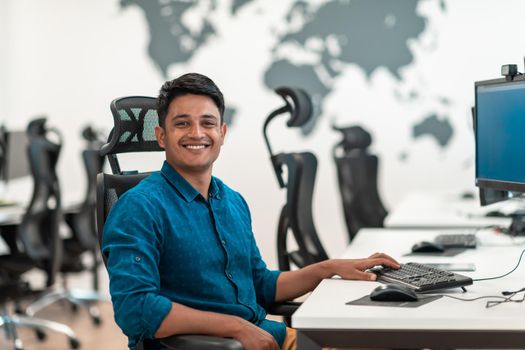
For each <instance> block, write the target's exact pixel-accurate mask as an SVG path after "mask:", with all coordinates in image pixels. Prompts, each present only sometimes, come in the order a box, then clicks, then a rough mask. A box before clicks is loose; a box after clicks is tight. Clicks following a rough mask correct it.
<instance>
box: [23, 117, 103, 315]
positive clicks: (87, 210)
mask: <svg viewBox="0 0 525 350" xmlns="http://www.w3.org/2000/svg"><path fill="white" fill-rule="evenodd" d="M82 136H83V137H84V139H86V141H87V143H88V146H87V149H85V150H83V151H82V160H83V163H84V168H85V170H86V175H87V190H86V195H85V197H84V201H83V202H82V204H81V205H80V206H79V207H78V208H69V209H68V210H64V213H63V214H64V215H63V218H64V220H65V222H66V223H67V224H68V226H69V227H70V230H71V237H69V238H66V239H64V240H63V241H62V243H63V246H64V250H63V256H62V263H61V265H60V269H59V272H60V273H61V274H62V276H63V279H62V287H61V288H55V289H54V290H52V291H50V292H49V293H47V294H45V295H44V296H42V297H41V298H39V299H38V300H36V301H34V302H33V303H31V304H30V305H29V306H28V307H27V308H26V314H28V315H30V316H34V315H35V314H36V313H37V312H39V311H40V310H42V309H44V308H46V307H47V306H49V305H51V304H53V303H55V302H57V301H59V300H67V301H69V302H70V303H71V305H72V306H73V310H75V311H76V310H77V308H78V307H81V308H84V309H86V310H87V311H88V313H89V315H90V317H91V319H92V321H93V323H94V324H95V325H100V324H101V322H102V320H101V318H100V311H99V309H98V307H96V303H97V302H99V301H105V298H104V297H102V296H101V295H100V294H99V293H98V290H97V289H98V273H97V267H98V265H99V261H100V258H99V252H98V251H99V249H98V240H97V232H96V224H95V207H96V189H95V187H96V176H97V174H98V173H100V172H101V171H102V167H103V164H104V162H103V160H104V158H103V157H101V156H100V155H99V151H98V150H99V149H100V146H101V145H102V142H101V141H99V140H97V138H98V137H99V136H98V135H97V134H96V132H95V131H94V130H93V129H92V128H90V127H88V128H85V129H84V130H83V132H82ZM61 219H62V218H61ZM84 253H89V254H90V255H91V258H92V259H91V260H92V262H91V265H90V266H86V264H85V263H84V262H83V259H82V256H83V254H84ZM85 271H91V273H92V275H93V290H80V289H70V288H69V287H68V285H67V275H69V274H75V273H83V272H85Z"/></svg>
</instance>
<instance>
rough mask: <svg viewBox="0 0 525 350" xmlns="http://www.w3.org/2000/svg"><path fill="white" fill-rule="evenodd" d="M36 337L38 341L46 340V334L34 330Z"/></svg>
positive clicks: (39, 330)
mask: <svg viewBox="0 0 525 350" xmlns="http://www.w3.org/2000/svg"><path fill="white" fill-rule="evenodd" d="M35 334H36V337H37V339H38V340H39V341H44V340H46V339H47V334H46V332H44V331H43V330H41V329H37V330H35Z"/></svg>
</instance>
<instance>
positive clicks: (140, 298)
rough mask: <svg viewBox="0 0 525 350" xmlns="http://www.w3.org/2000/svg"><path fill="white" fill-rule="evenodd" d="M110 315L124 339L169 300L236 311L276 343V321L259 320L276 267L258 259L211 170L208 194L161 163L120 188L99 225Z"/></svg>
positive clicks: (240, 213) (232, 198) (146, 329)
mask: <svg viewBox="0 0 525 350" xmlns="http://www.w3.org/2000/svg"><path fill="white" fill-rule="evenodd" d="M102 252H103V254H105V255H106V256H107V258H108V260H107V268H108V272H109V277H110V293H111V298H112V301H113V307H114V312H115V320H116V322H117V323H118V325H119V326H120V328H121V329H122V331H123V332H124V333H125V334H126V335H127V336H128V338H129V346H130V347H131V346H135V344H136V343H137V342H139V341H141V340H143V339H146V338H154V334H155V333H156V331H157V329H158V328H159V326H160V324H161V323H162V321H163V319H164V318H165V317H166V315H167V314H168V312H169V311H170V309H171V302H172V301H174V302H177V303H180V304H183V305H186V306H189V307H192V308H195V309H199V310H207V311H214V312H219V313H224V314H230V315H236V316H239V317H242V318H243V319H245V320H248V321H250V322H252V323H254V324H256V325H257V326H259V327H261V328H263V329H264V330H266V331H268V332H269V333H270V334H272V335H273V336H274V338H275V339H276V341H277V342H278V343H279V344H281V345H282V342H283V341H284V338H285V336H286V328H285V326H284V324H283V323H280V322H274V321H270V320H266V319H265V317H266V311H265V309H264V307H266V306H268V305H271V304H272V303H273V302H274V300H275V288H276V282H277V278H278V276H279V271H270V270H268V269H267V267H266V264H265V263H264V261H263V260H262V259H261V255H260V253H259V249H258V248H257V245H256V243H255V239H254V236H253V233H252V229H251V217H250V212H249V209H248V205H247V204H246V202H245V201H244V199H243V198H242V196H241V195H240V194H239V193H237V192H235V191H233V190H232V189H230V188H229V187H228V186H226V185H225V184H224V183H223V182H222V181H221V180H219V179H217V178H215V177H213V178H212V180H211V184H210V192H209V196H208V200H206V199H205V198H204V197H203V196H202V195H201V194H200V193H199V192H198V191H197V190H196V189H195V188H193V187H192V186H191V185H190V184H189V183H188V182H187V181H186V180H185V179H184V178H183V177H182V176H181V175H179V174H178V173H177V172H176V171H175V170H174V169H173V168H172V167H171V166H170V165H169V164H168V163H167V162H164V165H163V167H162V169H161V171H160V172H156V173H153V174H152V175H151V176H149V177H148V178H146V179H144V180H143V181H142V182H141V183H139V184H138V185H137V186H135V187H134V188H132V189H130V190H129V191H128V192H126V193H125V194H124V195H123V196H122V197H121V198H120V199H119V200H118V201H117V203H116V204H115V205H114V206H113V208H112V209H111V211H110V213H109V215H108V218H107V221H106V224H105V226H104V234H103V242H102Z"/></svg>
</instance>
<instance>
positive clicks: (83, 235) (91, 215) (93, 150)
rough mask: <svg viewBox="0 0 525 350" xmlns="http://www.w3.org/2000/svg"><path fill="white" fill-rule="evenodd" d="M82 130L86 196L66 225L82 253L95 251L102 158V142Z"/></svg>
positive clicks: (90, 132)
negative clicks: (85, 142)
mask: <svg viewBox="0 0 525 350" xmlns="http://www.w3.org/2000/svg"><path fill="white" fill-rule="evenodd" d="M86 130H91V128H89V127H88V128H86V129H84V131H83V133H82V136H83V137H84V138H85V139H86V141H87V143H88V146H87V148H86V149H84V150H83V151H82V163H83V164H84V170H85V174H86V183H87V186H86V194H85V196H84V200H83V202H82V204H81V206H80V209H79V211H78V212H76V213H74V214H73V215H71V216H69V218H68V219H69V220H68V224H70V225H71V227H72V232H73V235H74V238H75V240H76V241H77V242H78V244H79V247H80V248H81V249H83V250H84V251H88V250H95V249H96V248H97V246H98V243H97V227H96V220H95V212H96V182H97V174H98V173H101V172H102V169H103V167H104V157H102V156H101V155H100V151H99V149H100V147H101V146H102V142H99V141H97V140H96V139H93V138H92V137H93V132H92V131H86Z"/></svg>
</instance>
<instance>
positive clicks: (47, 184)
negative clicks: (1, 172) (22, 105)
mask: <svg viewBox="0 0 525 350" xmlns="http://www.w3.org/2000/svg"><path fill="white" fill-rule="evenodd" d="M45 122H46V120H45V119H44V118H41V119H36V120H33V121H31V122H30V123H29V125H28V127H27V135H28V139H29V144H28V146H27V154H28V159H29V165H30V168H31V174H32V177H33V183H34V187H33V195H32V198H31V201H30V203H29V206H28V208H27V210H26V212H25V214H24V216H23V218H22V222H21V224H20V226H19V229H18V233H19V237H20V240H21V242H22V245H23V248H24V252H25V254H26V255H27V256H28V257H29V258H31V259H32V260H33V261H34V262H35V263H37V265H39V266H41V267H43V268H44V270H45V272H46V274H47V283H46V284H47V285H48V286H51V285H52V284H53V283H54V281H55V276H56V273H57V271H58V269H59V268H60V264H61V262H62V241H61V239H60V237H59V229H58V227H59V222H60V220H61V218H62V214H61V209H60V208H61V206H60V205H61V197H60V187H59V182H58V178H57V173H56V165H57V161H58V157H59V154H60V149H61V141H59V142H58V143H56V142H53V141H51V140H50V139H49V138H48V137H47V134H48V133H49V132H54V133H56V135H57V136H58V138H59V140H60V134H59V133H58V132H57V131H56V130H54V129H49V128H46V126H45Z"/></svg>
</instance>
